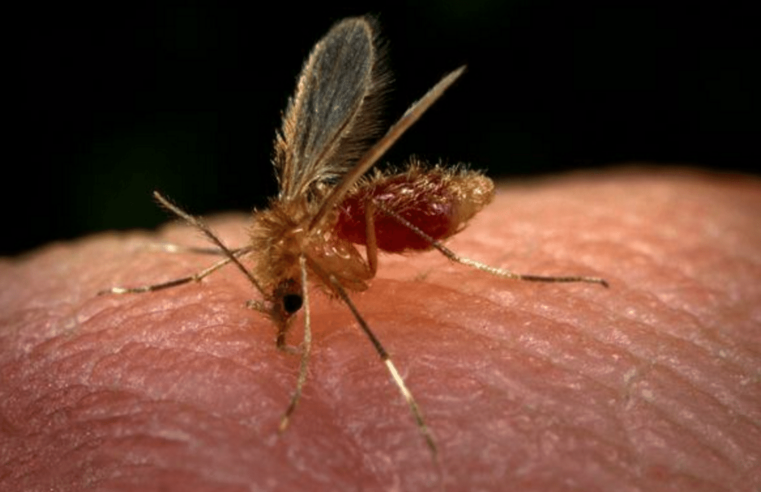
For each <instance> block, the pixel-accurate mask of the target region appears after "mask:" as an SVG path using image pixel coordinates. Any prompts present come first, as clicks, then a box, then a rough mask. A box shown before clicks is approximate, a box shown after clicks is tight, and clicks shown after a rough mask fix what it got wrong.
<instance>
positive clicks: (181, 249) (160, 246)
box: [147, 243, 251, 256]
mask: <svg viewBox="0 0 761 492" xmlns="http://www.w3.org/2000/svg"><path fill="white" fill-rule="evenodd" d="M147 247H148V248H150V249H154V250H158V251H161V252H163V253H172V254H175V253H178V254H185V253H189V254H196V255H216V256H225V252H224V251H222V250H221V249H219V248H205V247H198V246H184V245H182V244H174V243H150V244H148V245H147ZM243 250H246V251H245V252H246V253H247V252H249V251H251V248H249V247H248V246H247V247H244V248H235V249H230V252H231V253H232V254H233V255H235V256H241V255H242V254H244V252H243Z"/></svg>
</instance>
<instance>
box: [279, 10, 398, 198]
mask: <svg viewBox="0 0 761 492" xmlns="http://www.w3.org/2000/svg"><path fill="white" fill-rule="evenodd" d="M379 59H380V57H379V54H378V50H377V48H376V46H375V36H374V34H373V26H372V24H371V22H370V21H368V20H367V19H365V18H350V19H345V20H343V21H341V22H339V23H338V24H336V25H335V26H333V28H332V29H331V30H330V31H329V32H328V34H326V35H325V37H323V38H322V39H321V40H320V41H319V42H318V43H317V44H316V45H315V47H314V49H313V50H312V53H311V54H310V55H309V58H308V59H307V61H306V63H305V64H304V68H303V69H302V71H301V75H300V76H299V80H298V84H297V88H296V94H295V96H294V97H293V98H292V99H291V100H290V101H289V103H288V108H287V110H286V114H285V117H284V118H283V124H282V128H281V131H280V132H279V133H278V135H277V138H276V141H275V159H274V164H275V168H276V171H277V175H278V181H279V183H280V196H279V199H280V200H284V201H287V200H294V199H297V198H301V197H303V196H309V194H310V193H309V192H310V191H312V190H313V186H314V185H315V184H316V183H320V182H329V183H333V182H336V181H338V180H339V179H340V177H341V176H343V175H344V174H345V173H346V171H347V170H349V169H351V168H352V167H353V165H354V164H355V162H356V161H357V160H358V159H359V158H360V157H361V156H362V155H363V154H364V152H365V151H366V150H367V148H368V147H369V146H370V145H371V144H372V142H373V140H374V139H375V138H376V137H377V136H378V133H379V130H380V129H379V128H378V124H377V123H378V118H377V113H378V111H379V109H380V108H379V105H380V96H381V95H382V92H383V90H384V88H385V87H386V85H387V82H388V77H387V76H386V75H385V74H384V71H383V70H382V68H381V67H380V60H379Z"/></svg>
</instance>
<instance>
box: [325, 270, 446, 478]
mask: <svg viewBox="0 0 761 492" xmlns="http://www.w3.org/2000/svg"><path fill="white" fill-rule="evenodd" d="M329 278H330V282H331V284H332V285H333V288H334V289H335V291H336V292H337V293H338V295H339V297H341V300H342V301H343V302H344V303H345V304H346V305H347V306H348V307H349V309H350V310H351V313H352V314H353V315H354V318H355V319H356V320H357V323H359V326H360V327H361V328H362V331H363V332H364V333H365V335H367V338H369V339H370V342H371V343H372V344H373V347H375V351H376V352H377V353H378V356H379V357H380V358H381V361H383V363H384V364H385V365H386V369H388V372H389V373H391V377H392V378H393V380H394V383H395V384H396V386H397V387H398V388H399V391H400V392H401V393H402V396H403V397H404V400H405V401H406V402H407V405H408V406H409V408H410V411H411V412H412V416H413V418H414V419H415V423H416V424H417V427H418V430H419V431H420V434H421V435H422V436H423V439H425V443H426V444H427V445H428V449H429V450H430V451H431V455H432V457H433V461H434V463H436V464H437V465H438V459H437V452H438V451H437V449H436V443H435V442H434V440H433V435H432V434H431V431H430V430H429V429H428V426H427V425H426V423H425V420H424V419H423V414H422V412H421V411H420V407H419V406H418V404H417V402H416V401H415V398H414V397H413V396H412V392H411V391H410V390H409V388H407V385H406V384H405V383H404V378H402V376H401V374H399V371H397V370H396V366H395V365H394V363H393V362H392V361H391V357H390V356H389V355H388V352H386V349H385V348H383V345H382V344H381V342H380V340H378V338H377V337H376V336H375V333H373V331H372V330H371V329H370V326H369V325H368V324H367V322H366V321H365V319H364V318H363V317H362V315H361V314H359V311H358V310H357V307H356V306H355V305H354V303H353V302H352V301H351V298H349V295H348V294H347V293H346V289H344V288H343V286H342V285H341V283H340V282H339V281H338V279H336V278H335V277H334V276H333V275H330V277H329Z"/></svg>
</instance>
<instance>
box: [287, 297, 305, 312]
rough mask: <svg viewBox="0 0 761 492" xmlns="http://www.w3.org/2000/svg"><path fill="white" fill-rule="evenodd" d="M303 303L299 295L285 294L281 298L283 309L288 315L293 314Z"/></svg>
mask: <svg viewBox="0 0 761 492" xmlns="http://www.w3.org/2000/svg"><path fill="white" fill-rule="evenodd" d="M303 303H304V299H303V298H302V297H301V296H300V295H299V294H287V295H284V296H283V309H284V310H285V312H286V313H288V314H293V313H295V312H296V311H298V310H299V309H301V306H302V305H303Z"/></svg>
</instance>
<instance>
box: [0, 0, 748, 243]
mask: <svg viewBox="0 0 761 492" xmlns="http://www.w3.org/2000/svg"><path fill="white" fill-rule="evenodd" d="M746 4H747V7H743V6H741V5H742V4H733V3H731V2H724V3H712V4H710V6H708V7H704V6H698V5H697V4H695V5H692V6H691V7H690V8H689V9H686V8H684V7H683V5H681V3H680V5H677V4H674V5H671V4H669V3H668V2H604V3H602V2H601V3H600V4H599V5H597V4H589V3H584V2H528V1H490V0H481V1H479V0H463V1H450V2H431V1H427V2H423V1H418V2H413V1H409V2H398V3H392V2H357V1H354V2H334V3H332V4H330V5H327V4H325V3H323V2H312V3H310V4H309V5H307V6H304V7H301V6H298V5H297V4H295V3H293V2H272V3H269V4H267V5H266V9H265V8H264V7H263V6H262V5H261V4H256V3H255V2H240V3H239V4H235V3H227V4H225V3H223V2H200V1H189V2H167V1H162V0H158V1H155V2H150V3H141V2H125V3H123V4H119V3H114V2H102V3H100V4H93V3H86V4H77V3H64V2H60V3H59V5H58V6H57V7H51V6H46V7H44V8H43V7H42V6H37V5H30V6H29V7H25V9H26V10H25V11H23V12H20V13H19V14H18V15H13V16H10V15H9V16H8V17H6V22H8V23H10V24H11V26H10V29H11V31H10V32H11V34H12V38H13V43H12V44H11V45H9V46H10V51H11V52H12V55H11V57H10V58H9V59H7V60H6V67H5V68H6V69H5V70H4V72H5V74H6V78H7V79H8V80H9V81H10V82H11V85H12V86H13V88H12V89H11V90H10V91H8V92H7V93H6V94H7V96H8V104H9V107H10V109H11V111H10V112H9V123H10V125H9V126H10V127H11V128H10V132H8V130H6V134H8V138H7V139H6V141H7V147H6V149H7V154H6V158H5V163H6V166H5V168H6V169H7V170H8V171H9V172H8V174H6V179H5V180H4V183H5V185H4V189H5V193H3V194H2V204H1V205H2V207H3V210H4V211H5V213H4V217H3V220H4V222H5V224H6V227H5V234H4V237H3V241H2V246H0V247H1V248H2V249H1V250H0V253H1V254H15V253H18V252H22V251H26V250H29V249H30V248H33V247H35V246H38V245H41V244H44V243H46V242H49V241H52V240H64V239H68V238H74V237H78V236H81V235H84V234H87V233H90V232H93V231H100V230H108V229H129V228H138V227H142V228H147V227H154V226H155V225H157V224H159V223H161V222H164V221H165V220H167V217H168V216H167V214H166V213H165V212H164V211H162V210H160V209H159V208H158V207H157V206H156V205H155V203H154V202H153V200H152V199H151V196H150V194H151V192H152V191H153V190H154V189H157V190H161V191H163V192H164V193H165V194H167V195H168V196H170V197H172V198H173V199H174V200H176V201H177V202H178V203H179V204H181V205H183V206H184V207H185V208H186V209H187V210H189V211H191V212H193V213H196V214H209V213H213V212H215V211H222V210H230V209H237V210H251V209H252V208H253V207H263V206H265V205H266V203H267V197H269V196H272V195H273V194H275V192H276V187H275V181H274V177H273V173H272V169H271V165H270V157H271V150H272V141H273V138H274V131H275V128H276V127H278V125H279V123H280V112H281V111H282V110H283V109H284V108H285V105H286V101H287V98H288V96H289V95H290V94H291V93H292V91H293V88H294V85H295V80H296V76H297V74H298V72H299V69H300V68H301V64H302V63H303V60H304V58H305V57H306V56H307V54H308V53H309V51H310V49H311V47H312V46H313V44H314V43H315V42H316V41H317V40H318V39H319V38H320V36H322V35H323V34H325V33H326V32H327V30H328V29H329V28H330V26H331V25H332V24H333V23H334V22H335V21H337V20H339V19H341V18H343V17H346V16H350V15H358V14H364V13H374V14H377V15H378V17H379V21H380V24H381V27H382V34H383V37H384V38H385V39H386V40H387V41H388V42H389V55H390V56H389V61H390V66H391V68H392V70H393V71H394V74H395V79H396V83H395V85H394V88H395V90H394V91H393V92H392V93H391V94H390V95H389V97H388V108H387V113H386V121H387V122H390V121H392V120H394V119H395V118H396V117H398V116H399V115H401V113H402V112H403V111H404V110H405V109H406V107H407V106H408V105H409V104H410V103H411V102H412V101H414V100H415V99H417V98H418V97H420V96H421V95H422V94H423V93H424V92H425V91H426V90H427V89H428V88H429V87H431V86H432V85H433V84H434V83H435V82H436V81H438V79H439V78H440V77H441V76H442V75H443V74H444V73H446V72H447V71H449V70H452V69H454V68H456V67H457V66H459V65H461V64H467V65H468V71H467V72H466V74H465V76H464V77H463V78H461V79H460V81H458V82H457V83H456V85H455V86H454V87H453V88H452V89H451V90H450V91H449V92H448V93H447V94H446V95H445V96H444V97H443V98H442V99H441V100H440V101H439V102H438V103H437V104H436V105H435V106H434V107H433V108H432V109H431V110H430V112H429V113H428V114H427V115H426V116H425V117H424V118H423V119H422V120H421V121H420V122H419V123H418V124H416V125H415V126H414V127H413V128H412V129H411V130H410V131H409V132H408V133H407V134H406V135H405V136H404V137H403V138H402V140H401V141H400V142H399V143H398V144H397V145H396V146H395V147H394V148H393V149H392V151H391V152H390V153H389V154H388V155H387V156H386V157H385V159H384V161H389V162H396V163H400V162H402V161H403V160H404V159H405V158H406V157H407V156H408V155H410V154H413V153H414V154H416V155H419V156H421V157H424V158H426V159H429V160H431V161H437V160H438V159H439V158H442V159H444V160H445V162H450V163H456V162H468V163H471V165H472V167H474V168H478V169H485V170H487V171H488V173H489V174H490V175H491V176H492V177H495V178H498V177H510V176H513V177H523V176H535V175H543V174H550V173H558V172H564V171H567V170H574V169H580V168H600V167H604V166H608V165H610V164H614V163H621V162H628V161H635V160H636V161H651V162H655V163H658V164H665V163H683V164H694V165H697V166H700V167H704V168H708V169H716V170H727V171H741V172H747V173H754V174H757V173H758V172H759V162H761V161H760V159H759V158H760V157H761V150H760V148H761V145H759V138H758V137H759V129H760V126H761V125H759V112H760V111H759V110H760V109H761V107H760V106H761V102H760V101H759V92H758V88H759V87H761V69H760V66H761V64H759V61H758V60H759V59H761V56H760V53H759V44H758V27H757V16H756V15H755V14H752V8H753V5H752V3H751V2H746Z"/></svg>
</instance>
